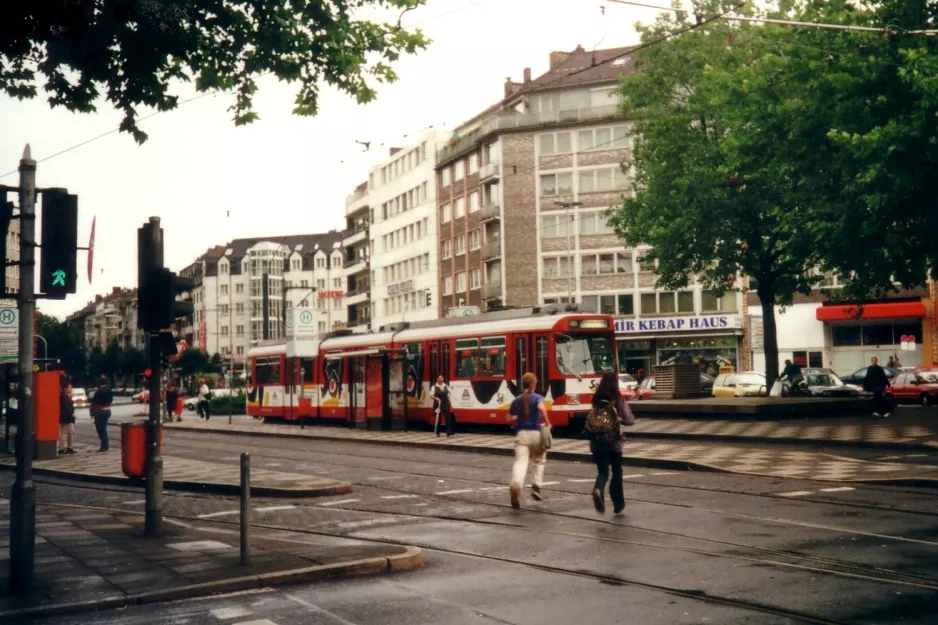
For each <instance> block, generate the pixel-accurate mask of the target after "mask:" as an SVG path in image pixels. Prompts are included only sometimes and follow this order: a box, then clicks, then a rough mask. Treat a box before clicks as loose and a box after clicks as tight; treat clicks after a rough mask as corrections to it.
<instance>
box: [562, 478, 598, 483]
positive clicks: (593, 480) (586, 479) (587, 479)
mask: <svg viewBox="0 0 938 625" xmlns="http://www.w3.org/2000/svg"><path fill="white" fill-rule="evenodd" d="M567 481H568V482H574V483H576V484H585V483H586V482H595V481H596V478H593V477H583V478H578V479H575V480H567Z"/></svg>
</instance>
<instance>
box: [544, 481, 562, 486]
mask: <svg viewBox="0 0 938 625" xmlns="http://www.w3.org/2000/svg"><path fill="white" fill-rule="evenodd" d="M555 484H560V482H542V483H541V486H554V485H555Z"/></svg>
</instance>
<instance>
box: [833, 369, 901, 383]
mask: <svg viewBox="0 0 938 625" xmlns="http://www.w3.org/2000/svg"><path fill="white" fill-rule="evenodd" d="M867 369H869V367H863V368H862V369H857V370H856V371H854V372H853V373H851V374H850V375H844V376H840V381H841V382H843V383H844V384H855V385H857V386H859V387H860V388H863V381H864V380H866V371H867ZM883 370H884V371H885V372H886V377H887V378H888V379H889V381H890V382H892V380H893V379H894V378H895V377H896V376H897V375H899V372H898V371H896V370H895V369H890V368H889V367H883Z"/></svg>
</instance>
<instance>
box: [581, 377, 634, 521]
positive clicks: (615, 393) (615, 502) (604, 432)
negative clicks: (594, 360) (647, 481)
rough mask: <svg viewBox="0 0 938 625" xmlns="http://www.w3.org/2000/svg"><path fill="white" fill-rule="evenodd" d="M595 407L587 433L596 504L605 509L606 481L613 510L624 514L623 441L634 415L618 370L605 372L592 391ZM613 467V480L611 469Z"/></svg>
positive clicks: (587, 424)
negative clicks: (593, 474)
mask: <svg viewBox="0 0 938 625" xmlns="http://www.w3.org/2000/svg"><path fill="white" fill-rule="evenodd" d="M592 403H593V409H592V411H591V412H590V414H589V416H588V417H587V419H586V429H585V433H586V436H587V438H589V441H590V453H592V454H593V462H595V463H596V482H595V483H594V484H593V493H592V494H593V506H594V507H595V508H596V511H597V512H600V513H604V512H606V501H605V492H606V483H607V482H608V483H609V497H610V498H611V499H612V506H613V510H614V511H615V513H616V514H621V513H622V511H623V510H625V494H624V493H623V490H622V444H623V442H624V441H625V436H624V435H623V433H622V426H623V425H633V424H634V423H635V417H634V415H633V414H632V411H631V409H630V408H629V405H628V403H626V401H625V399H624V398H623V397H622V394H621V393H620V392H619V380H618V379H617V378H616V374H615V373H611V372H610V373H606V374H605V375H603V377H602V379H601V380H600V381H599V386H598V387H597V389H596V392H595V393H593V402H592ZM610 468H611V469H612V481H611V482H610V481H609V470H610Z"/></svg>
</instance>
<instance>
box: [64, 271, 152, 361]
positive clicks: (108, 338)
mask: <svg viewBox="0 0 938 625" xmlns="http://www.w3.org/2000/svg"><path fill="white" fill-rule="evenodd" d="M66 322H67V323H75V324H79V325H80V326H81V327H82V328H83V331H82V333H81V337H82V347H83V348H84V349H86V350H91V349H94V347H96V346H97V347H100V348H101V349H107V346H108V345H110V344H111V343H112V342H114V341H116V342H117V344H118V345H120V346H121V347H122V348H124V349H129V348H136V349H141V350H143V349H145V348H146V341H145V338H144V335H143V332H141V331H140V330H139V329H138V328H137V290H136V289H123V288H120V287H115V288H114V289H113V290H112V291H111V292H110V293H108V294H107V295H98V296H96V297H95V299H94V301H92V302H88V304H86V305H85V306H84V307H83V308H82V309H81V310H79V311H77V312H75V313H73V314H71V315H69V316H68V317H67V318H66Z"/></svg>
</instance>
